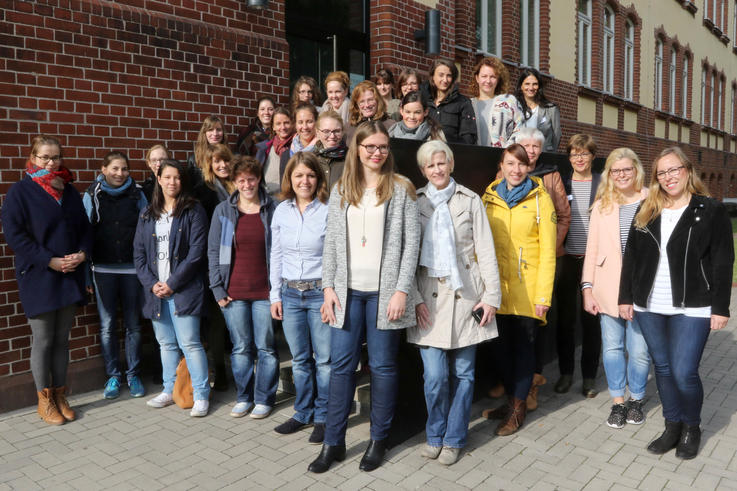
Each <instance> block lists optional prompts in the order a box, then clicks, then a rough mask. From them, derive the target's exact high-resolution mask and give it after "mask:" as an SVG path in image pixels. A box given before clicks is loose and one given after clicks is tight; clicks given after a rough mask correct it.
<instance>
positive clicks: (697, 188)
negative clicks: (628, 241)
mask: <svg viewBox="0 0 737 491" xmlns="http://www.w3.org/2000/svg"><path fill="white" fill-rule="evenodd" d="M668 155H675V156H676V158H677V159H678V160H680V161H681V165H683V166H684V167H685V168H686V172H688V182H687V183H686V191H687V192H689V193H691V194H696V195H699V196H709V191H708V190H707V189H706V186H704V183H703V182H702V181H701V179H700V178H699V176H698V175H697V174H696V172H695V171H694V167H693V164H692V163H691V160H689V158H688V157H687V156H686V154H685V153H684V152H683V150H681V149H680V147H675V146H674V147H668V148H666V149H665V150H663V151H662V152H660V155H658V156H657V157H655V161H654V162H653V168H652V171H651V172H650V189H649V191H650V193H649V194H648V195H647V198H645V200H644V201H643V202H642V205H641V206H640V211H638V212H637V215H635V220H634V225H635V227H637V228H640V229H641V228H645V227H646V226H647V225H648V224H649V223H650V222H652V221H653V220H655V219H656V218H657V217H658V216H660V214H661V213H662V211H663V208H665V207H666V206H668V205H669V204H670V203H671V201H672V200H671V197H670V196H668V193H666V192H665V191H664V190H663V188H662V187H661V186H660V181H658V175H657V174H658V162H659V161H660V159H662V158H663V157H666V156H668Z"/></svg>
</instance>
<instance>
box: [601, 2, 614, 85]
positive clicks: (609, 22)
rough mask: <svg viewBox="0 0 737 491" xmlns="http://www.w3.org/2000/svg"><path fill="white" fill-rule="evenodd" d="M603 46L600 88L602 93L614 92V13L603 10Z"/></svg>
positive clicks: (609, 10) (606, 9) (607, 8)
mask: <svg viewBox="0 0 737 491" xmlns="http://www.w3.org/2000/svg"><path fill="white" fill-rule="evenodd" d="M603 41H604V45H603V48H604V49H603V57H602V60H601V66H602V74H601V80H602V82H603V83H602V87H603V89H604V92H609V93H610V94H611V93H612V92H614V12H612V9H610V8H609V7H605V8H604V40H603Z"/></svg>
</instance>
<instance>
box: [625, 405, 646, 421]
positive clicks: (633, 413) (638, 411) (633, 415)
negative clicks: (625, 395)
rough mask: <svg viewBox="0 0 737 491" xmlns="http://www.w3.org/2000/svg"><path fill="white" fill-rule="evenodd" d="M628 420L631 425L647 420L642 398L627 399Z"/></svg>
mask: <svg viewBox="0 0 737 491" xmlns="http://www.w3.org/2000/svg"><path fill="white" fill-rule="evenodd" d="M627 422H628V423H629V424H631V425H641V424H642V423H644V422H645V413H644V412H642V399H640V400H639V401H638V400H635V399H630V400H629V401H627Z"/></svg>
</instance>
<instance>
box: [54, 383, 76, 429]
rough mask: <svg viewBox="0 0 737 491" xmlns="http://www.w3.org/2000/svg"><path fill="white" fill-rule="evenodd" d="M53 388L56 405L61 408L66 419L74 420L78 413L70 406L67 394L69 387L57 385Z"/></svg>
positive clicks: (60, 410)
mask: <svg viewBox="0 0 737 491" xmlns="http://www.w3.org/2000/svg"><path fill="white" fill-rule="evenodd" d="M53 390H54V400H55V401H56V407H57V408H59V412H60V413H61V415H62V416H64V419H66V420H67V421H74V420H75V419H76V417H77V415H76V414H75V413H74V409H72V408H71V407H69V401H67V396H66V394H65V392H66V390H67V388H66V387H56V388H54V389H53Z"/></svg>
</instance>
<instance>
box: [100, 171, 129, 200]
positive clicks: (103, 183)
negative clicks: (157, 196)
mask: <svg viewBox="0 0 737 491" xmlns="http://www.w3.org/2000/svg"><path fill="white" fill-rule="evenodd" d="M97 182H99V183H100V184H101V187H102V190H103V191H105V192H106V193H107V194H109V195H111V196H117V195H119V194H121V193H123V191H125V190H126V189H128V188H129V187H130V186H131V184H133V178H131V176H128V179H126V180H125V182H124V183H123V184H121V185H120V186H118V187H117V188H114V187H112V186H111V185H110V184H108V183H107V181H106V180H105V176H104V175H103V174H100V175H99V176H97Z"/></svg>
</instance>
